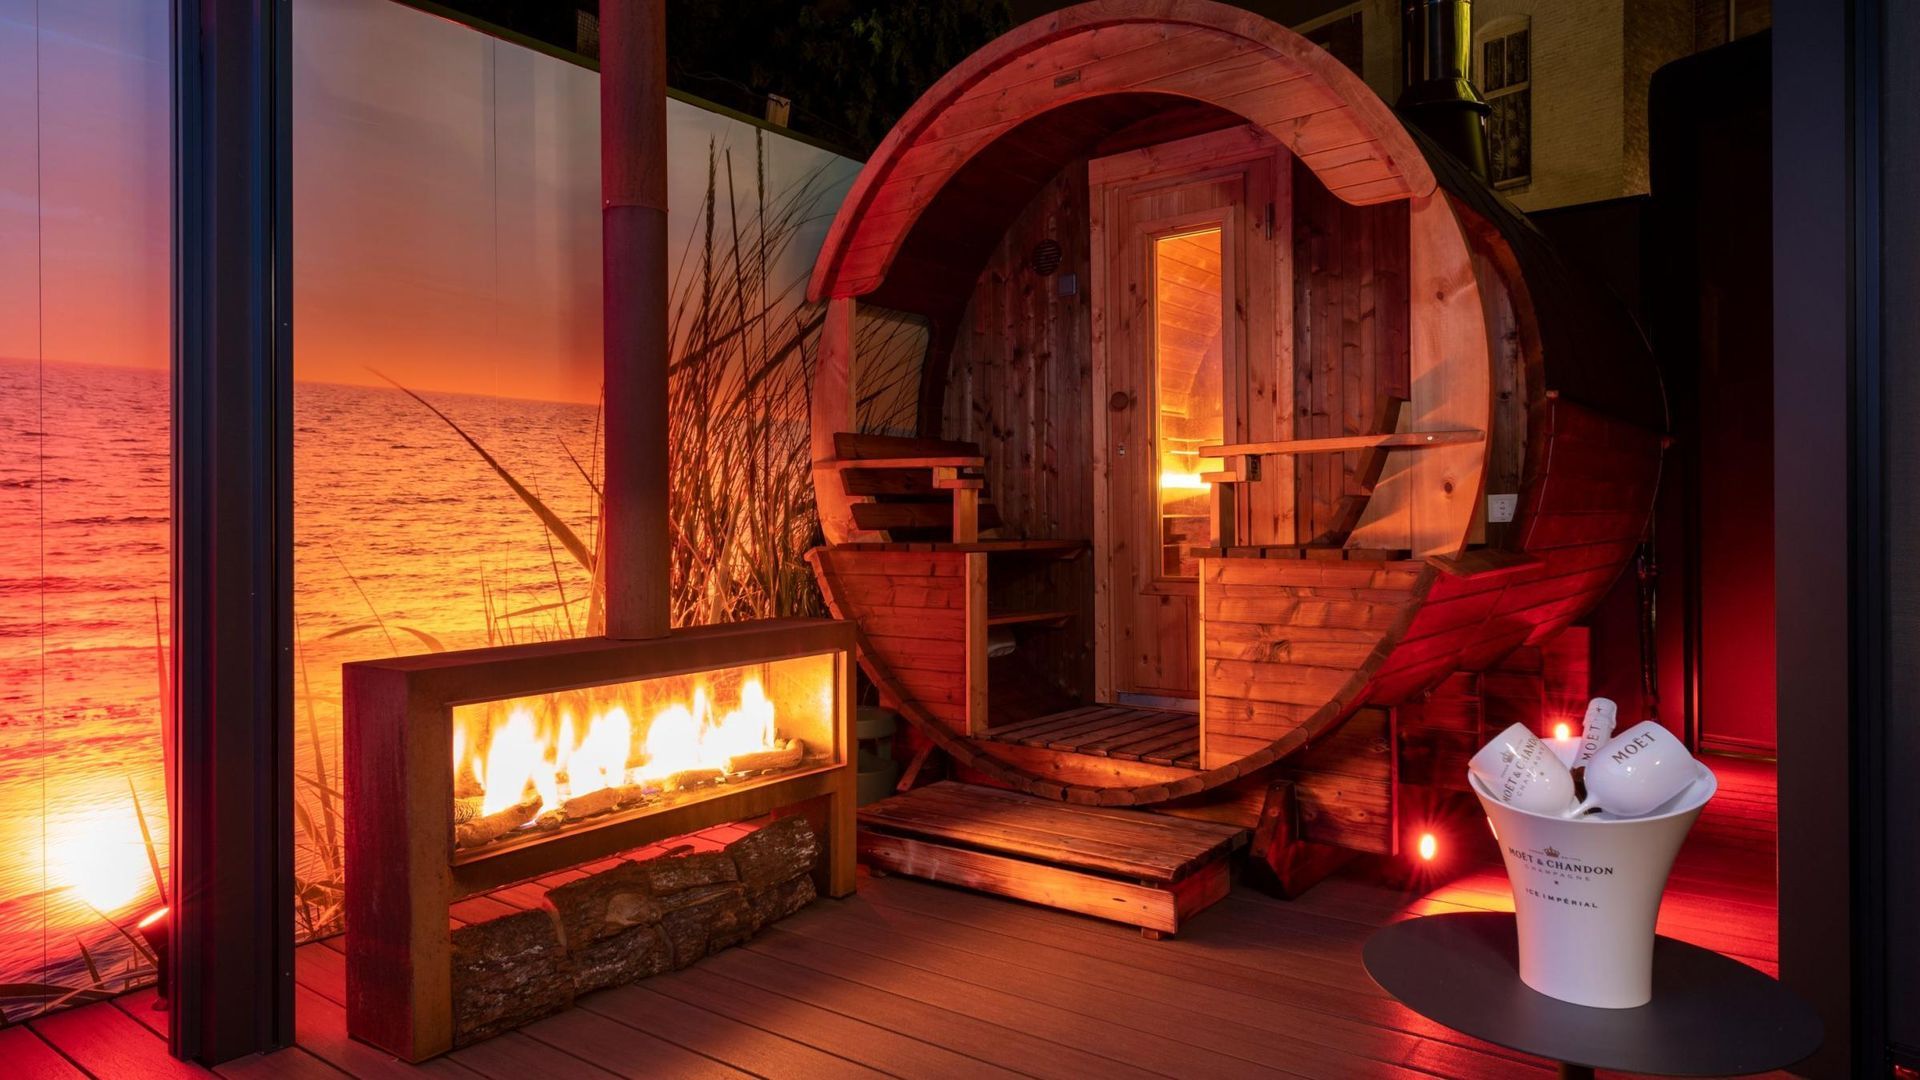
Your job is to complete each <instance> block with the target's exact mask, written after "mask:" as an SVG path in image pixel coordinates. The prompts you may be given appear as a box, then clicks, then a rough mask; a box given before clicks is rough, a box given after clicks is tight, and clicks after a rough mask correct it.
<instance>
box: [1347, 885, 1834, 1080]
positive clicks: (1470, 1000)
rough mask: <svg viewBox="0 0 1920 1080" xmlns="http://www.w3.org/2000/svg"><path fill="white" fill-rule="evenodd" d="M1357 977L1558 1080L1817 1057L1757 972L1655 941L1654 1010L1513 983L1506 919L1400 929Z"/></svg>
mask: <svg viewBox="0 0 1920 1080" xmlns="http://www.w3.org/2000/svg"><path fill="white" fill-rule="evenodd" d="M1364 956H1365V960H1366V965H1367V974H1369V975H1371V976H1373V981H1374V982H1377V983H1379V984H1380V987H1381V989H1383V990H1385V991H1386V992H1387V993H1389V994H1392V995H1393V996H1394V997H1396V998H1398V999H1399V1000H1400V1002H1401V1003H1402V1004H1404V1005H1406V1006H1407V1007H1408V1008H1409V1009H1412V1010H1413V1011H1414V1012H1417V1013H1419V1014H1420V1015H1422V1016H1424V1017H1426V1018H1427V1019H1429V1020H1432V1021H1433V1022H1435V1023H1437V1024H1443V1025H1445V1026H1447V1027H1450V1028H1452V1029H1454V1030H1455V1031H1458V1032H1461V1033H1462V1034H1466V1035H1471V1036H1473V1037H1475V1038H1478V1039H1484V1040H1486V1041H1487V1042H1490V1043H1493V1044H1495V1045H1497V1046H1504V1047H1506V1048H1508V1049H1510V1050H1518V1051H1521V1052H1522V1053H1527V1054H1535V1055H1538V1056H1540V1057H1544V1058H1550V1059H1552V1060H1554V1061H1557V1062H1559V1063H1560V1075H1561V1076H1563V1077H1584V1078H1591V1077H1592V1076H1593V1070H1595V1069H1619V1070H1622V1071H1625V1072H1638V1073H1653V1074H1656V1075H1662V1076H1738V1075H1744V1074H1746V1073H1756V1072H1765V1071H1766V1070H1768V1069H1778V1068H1784V1067H1785V1066H1788V1065H1791V1064H1793V1063H1794V1062H1796V1061H1799V1060H1801V1059H1802V1058H1805V1057H1806V1056H1807V1055H1809V1054H1811V1053H1813V1052H1814V1051H1815V1050H1817V1049H1819V1047H1820V1040H1821V1038H1822V1029H1821V1025H1820V1018H1819V1017H1818V1016H1816V1015H1815V1014H1814V1011H1813V1009H1812V1007H1811V1006H1809V1005H1808V1004H1807V1003H1806V1002H1804V1001H1802V1000H1801V999H1800V998H1799V997H1798V996H1796V995H1795V994H1793V993H1792V992H1791V991H1789V990H1787V989H1786V988H1785V987H1783V986H1781V985H1780V983H1779V982H1777V981H1776V980H1774V979H1770V978H1768V977H1767V976H1765V975H1763V974H1761V973H1760V972H1758V971H1755V970H1754V969H1752V968H1750V967H1748V966H1746V965H1745V964H1742V963H1739V962H1738V961H1735V960H1730V959H1728V958H1727V957H1724V956H1721V955H1720V954H1719V953H1716V952H1713V951H1711V950H1709V949H1702V948H1700V947H1699V946H1697V945H1689V944H1687V943H1686V942H1683V941H1675V940H1673V939H1672V938H1668V937H1662V938H1658V939H1656V941H1655V943H1654V949H1653V1000H1652V1001H1651V1002H1649V1003H1647V1004H1645V1005H1642V1006H1640V1007H1639V1008H1637V1009H1595V1008H1589V1007H1588V1006H1585V1005H1574V1004H1571V1003H1569V1002H1565V1001H1560V1000H1558V999H1557V998H1550V997H1548V996H1546V995H1545V994H1542V993H1539V992H1538V991H1536V990H1534V989H1532V988H1531V987H1529V986H1527V984H1525V983H1523V982H1521V981H1520V961H1519V945H1518V942H1517V939H1516V938H1515V935H1514V924H1513V916H1512V915H1503V914H1494V913H1478V912H1476V913H1471V914H1456V915H1429V916H1426V917H1425V918H1418V919H1408V920H1406V921H1405V922H1399V923H1395V924H1393V925H1392V926H1388V927H1385V928H1383V929H1381V930H1380V931H1378V932H1376V933H1375V934H1374V935H1373V937H1371V938H1369V939H1368V940H1367V944H1366V949H1365V950H1364Z"/></svg>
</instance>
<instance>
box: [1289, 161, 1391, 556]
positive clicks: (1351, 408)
mask: <svg viewBox="0 0 1920 1080" xmlns="http://www.w3.org/2000/svg"><path fill="white" fill-rule="evenodd" d="M1292 220H1293V347H1294V383H1293V437H1294V438H1296V439H1318V438H1331V437H1334V436H1340V435H1360V434H1366V433H1368V432H1370V431H1371V430H1372V428H1373V425H1374V423H1375V422H1376V419H1377V417H1378V414H1379V411H1380V399H1381V398H1382V397H1383V396H1387V395H1393V396H1397V397H1402V398H1404V397H1407V396H1408V393H1409V390H1408V387H1409V382H1410V377H1409V364H1410V359H1409V357H1410V354H1409V347H1408V325H1409V308H1408V293H1407V244H1408V238H1407V204H1406V203H1404V202H1391V203H1382V204H1379V205H1376V206H1349V205H1348V204H1346V203H1344V202H1341V201H1340V200H1339V199H1336V198H1334V196H1333V195H1332V194H1331V193H1330V192H1328V191H1327V189H1326V186H1325V185H1324V184H1322V183H1320V181H1319V179H1318V178H1316V177H1315V176H1314V174H1313V171H1312V170H1311V169H1308V168H1307V167H1306V166H1304V165H1302V164H1300V163H1299V162H1297V161H1296V162H1294V166H1293V215H1292ZM1297 461H1298V467H1297V471H1296V473H1295V491H1294V507H1295V513H1296V515H1297V520H1298V524H1299V537H1298V541H1297V542H1302V543H1304V542H1307V541H1311V540H1312V539H1314V538H1315V537H1317V536H1319V535H1320V534H1321V533H1322V532H1323V531H1324V530H1325V529H1326V527H1327V526H1328V525H1330V524H1331V523H1332V521H1333V518H1334V515H1335V512H1336V510H1337V509H1338V507H1339V505H1340V499H1341V496H1343V495H1348V494H1359V493H1360V491H1359V486H1358V484H1356V483H1355V481H1354V473H1355V471H1356V470H1357V469H1358V468H1359V464H1360V455H1359V453H1358V452H1349V453H1345V454H1338V455H1334V454H1319V455H1310V456H1305V457H1301V458H1298V459H1297ZM1280 467H1282V468H1284V467H1285V466H1284V464H1280ZM1254 539H1255V541H1256V542H1259V543H1290V542H1295V541H1294V538H1292V537H1273V538H1268V537H1262V536H1256V537H1254Z"/></svg>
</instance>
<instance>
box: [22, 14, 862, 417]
mask: <svg viewBox="0 0 1920 1080" xmlns="http://www.w3.org/2000/svg"><path fill="white" fill-rule="evenodd" d="M139 6H140V0H98V2H94V3H89V4H87V5H67V4H40V5H39V11H38V20H39V27H40V31H41V32H40V34H39V46H38V52H39V72H38V78H37V84H38V85H37V86H36V66H35V35H34V25H35V18H36V15H35V5H34V3H33V2H32V0H0V146H4V147H5V148H6V152H4V153H0V357H15V358H33V357H37V356H43V355H44V356H45V357H46V358H47V359H50V360H65V361H73V362H80V363H94V364H111V365H116V366H139V367H165V366H166V365H167V363H168V356H169V341H168V319H169V304H170V299H169V284H168V281H169V279H168V273H169V252H168V243H169V221H168V217H169V213H168V212H169V206H168V198H169V196H168V183H169V178H168V139H169V135H168V116H167V101H168V82H167V78H168V76H167V52H166V48H167V38H166V26H165V19H164V18H145V19H141V18H134V17H131V16H130V14H129V13H130V12H132V11H134V10H136V9H138V8H139ZM121 9H125V10H124V11H123V10H121ZM294 13H295V24H294V118H295V131H294V237H295V256H294V258H295V264H294V289H295V294H294V334H295V340H294V347H295V375H296V378H298V379H300V380H302V381H319V382H342V383H356V384H375V385H378V384H380V380H379V379H378V378H377V377H376V376H375V375H373V374H372V370H374V369H377V370H379V371H381V372H384V373H385V374H388V375H390V376H392V377H393V378H395V379H398V380H400V381H401V382H403V383H406V384H407V385H409V386H412V387H415V388H419V389H427V390H438V391H444V392H464V393H480V394H491V395H498V396H504V397H521V398H531V399H537V400H551V401H575V402H590V401H597V400H598V398H599V393H600V206H599V99H598V82H597V76H595V75H594V74H593V73H592V72H590V71H588V70H586V69H584V68H580V67H577V66H574V65H572V64H568V63H565V62H564V61H560V60H557V59H554V58H552V57H548V56H543V55H539V54H536V53H533V52H530V51H528V50H525V49H519V48H515V47H512V46H507V45H502V44H500V43H498V42H496V41H494V40H493V39H491V38H488V37H486V36H484V35H481V34H479V33H476V32H473V31H471V30H468V29H466V28H464V27H458V26H455V25H452V24H449V23H448V22H447V21H446V20H443V19H438V18H434V17H433V16H430V15H427V14H424V13H422V12H420V11H417V10H414V9H411V8H407V7H404V6H402V5H399V4H394V3H390V2H386V0H339V2H330V3H326V4H312V3H307V4H298V5H296V6H295V9H294ZM668 132H669V138H670V140H672V144H673V146H674V147H675V149H676V152H675V153H674V154H673V155H672V157H671V159H670V162H669V167H670V172H669V200H670V205H671V206H672V217H671V221H672V230H673V237H674V241H673V242H674V243H675V245H676V246H677V245H678V244H679V243H681V242H684V241H685V240H686V239H687V238H688V237H689V236H691V235H692V233H693V230H694V229H695V227H696V224H697V222H698V211H699V208H700V203H701V200H702V198H703V196H704V193H705V188H706V179H707V178H706V160H707V154H706V149H707V146H708V144H709V141H712V142H714V143H715V144H716V145H718V146H719V147H721V148H722V149H725V148H727V147H729V146H731V147H732V149H733V150H734V156H735V161H734V163H733V169H734V173H735V187H736V189H737V197H738V199H739V202H740V204H741V212H742V215H743V217H744V216H745V215H746V214H748V213H750V212H751V206H752V202H751V196H750V192H751V191H752V187H753V183H754V162H753V140H752V130H751V128H749V127H748V126H747V125H745V124H742V123H740V122H738V121H734V120H730V119H728V118H726V117H723V116H720V115H718V114H715V113H711V112H707V111H706V110H702V109H699V108H696V107H694V106H691V105H687V104H684V103H682V102H679V101H671V102H669V103H668ZM36 139H37V143H38V152H37V154H36V152H35V146H36ZM681 147H684V148H685V151H684V152H679V151H680V148H681ZM769 154H770V163H769V169H768V173H769V186H770V187H777V186H778V185H780V184H782V183H787V182H791V181H792V180H793V179H794V178H797V177H801V176H804V175H807V174H809V173H811V172H813V171H814V170H816V169H819V168H822V167H823V166H824V167H826V168H828V169H829V170H830V175H831V176H832V181H833V183H834V184H835V185H837V187H839V188H841V189H843V188H844V186H845V184H846V183H848V182H850V181H851V179H852V177H853V174H854V172H855V171H856V170H857V164H856V163H854V162H851V161H847V160H846V159H843V158H838V157H835V156H834V155H832V154H829V153H827V152H825V151H822V150H819V149H816V148H814V147H812V146H809V145H806V144H804V143H800V142H796V141H793V140H789V139H782V138H778V137H776V138H773V139H771V140H770V143H769ZM724 186H725V185H724V180H723V183H722V187H723V188H724ZM36 204H38V205H39V206H40V213H39V214H37V215H36V214H35V213H34V212H33V210H34V208H35V206H36ZM824 205H825V206H828V207H831V206H832V205H833V201H832V200H831V199H828V200H827V201H826V202H825V203H824ZM827 225H828V220H827V218H826V216H825V215H824V214H823V215H822V216H821V217H820V219H819V220H817V221H815V222H812V223H810V227H809V230H808V235H807V236H805V237H803V238H802V239H801V240H800V242H799V243H797V244H795V246H794V248H793V250H792V252H791V257H790V259H789V260H788V262H789V263H790V265H789V266H787V267H784V268H783V269H782V271H781V273H780V274H779V275H777V276H779V277H782V278H790V279H791V280H793V281H795V282H799V281H801V280H802V279H804V277H805V275H806V273H807V271H808V270H809V269H810V267H811V262H812V257H813V254H814V252H815V251H816V250H817V249H818V245H819V239H820V237H821V236H823V235H824V234H825V231H826V227H827ZM43 335H44V342H43V340H42V336H43Z"/></svg>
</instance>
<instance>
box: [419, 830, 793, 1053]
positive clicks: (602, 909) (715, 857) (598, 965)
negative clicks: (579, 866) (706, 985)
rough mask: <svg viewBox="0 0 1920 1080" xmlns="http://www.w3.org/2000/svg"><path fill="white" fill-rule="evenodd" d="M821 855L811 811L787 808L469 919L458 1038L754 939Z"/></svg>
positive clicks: (456, 937) (486, 1032)
mask: <svg viewBox="0 0 1920 1080" xmlns="http://www.w3.org/2000/svg"><path fill="white" fill-rule="evenodd" d="M819 855H820V841H819V838H818V837H817V836H815V835H814V831H813V827H812V826H811V825H809V824H808V823H807V820H806V819H805V818H803V817H783V818H780V819H778V820H776V821H774V822H773V823H772V824H769V825H767V826H765V827H763V828H760V829H756V830H755V831H754V832H752V833H750V834H748V835H746V836H743V837H741V838H740V839H738V840H735V841H734V842H733V843H731V844H728V845H727V846H726V848H725V849H724V850H721V851H707V852H695V853H691V854H668V855H662V856H658V857H656V858H651V859H645V860H637V861H623V862H621V863H620V864H619V865H617V866H614V867H612V868H610V869H607V870H602V871H600V872H599V873H596V874H593V875H591V876H588V877H585V878H582V879H580V880H578V881H571V882H568V883H567V884H565V885H560V886H558V887H556V888H553V889H551V890H549V891H548V892H547V896H546V903H545V904H543V905H542V906H541V907H539V908H535V909H532V910H528V911H519V912H515V913H513V914H511V915H503V916H501V917H500V918H497V919H489V920H487V921H486V922H480V923H472V924H469V925H467V926H463V927H460V928H459V929H457V930H455V931H454V932H453V1023H454V1037H453V1039H454V1045H456V1046H466V1045H469V1044H471V1043H475V1042H478V1041H480V1040H481V1039H486V1038H490V1037H492V1036H494V1035H498V1034H500V1033H502V1032H505V1031H510V1030H512V1029H514V1028H516V1027H519V1026H521V1025H522V1024H526V1023H530V1022H532V1021H534V1020H537V1019H539V1018H540V1017H543V1016H547V1015H549V1014H551V1013H554V1012H557V1011H559V1010H560V1009H563V1008H565V1007H567V1006H568V1005H569V1004H571V1003H572V1002H573V999H574V998H575V997H576V996H577V995H580V994H585V993H589V992H591V991H594V990H600V989H604V988H606V987H610V986H618V985H620V984H622V983H628V982H633V981H635V980H637V979H644V978H646V977H648V976H650V975H658V974H660V973H661V972H664V971H673V970H677V969H679V968H683V967H686V966H687V965H688V964H691V963H693V962H694V961H696V960H698V959H700V958H701V957H703V956H705V955H707V954H708V953H710V952H714V951H717V950H719V949H724V948H726V947H727V946H729V945H736V944H738V943H740V942H742V941H745V940H746V939H747V938H749V937H751V936H753V935H754V934H755V933H756V932H758V931H759V930H760V929H761V928H762V927H764V926H767V925H768V924H770V923H772V922H775V921H776V920H779V919H783V918H785V917H786V916H788V915H791V914H793V913H794V912H796V911H799V910H800V909H801V908H803V907H805V906H807V904H809V903H811V902H812V901H813V898H814V886H813V876H812V873H813V868H814V864H815V862H816V861H817V860H818V858H819Z"/></svg>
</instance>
